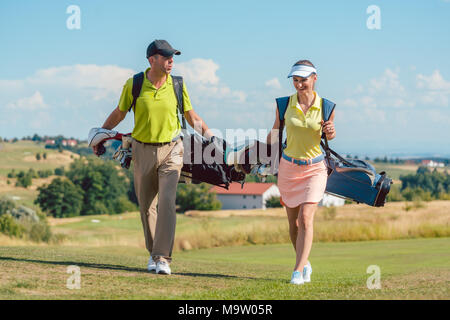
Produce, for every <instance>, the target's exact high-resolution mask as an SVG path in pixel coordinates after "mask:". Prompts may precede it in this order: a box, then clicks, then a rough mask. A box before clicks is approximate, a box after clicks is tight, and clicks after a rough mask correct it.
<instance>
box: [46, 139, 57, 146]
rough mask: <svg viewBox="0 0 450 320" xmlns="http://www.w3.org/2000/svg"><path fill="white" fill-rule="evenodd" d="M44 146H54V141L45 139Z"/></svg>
mask: <svg viewBox="0 0 450 320" xmlns="http://www.w3.org/2000/svg"><path fill="white" fill-rule="evenodd" d="M45 144H46V145H50V146H53V145H54V144H55V140H51V139H47V140H45Z"/></svg>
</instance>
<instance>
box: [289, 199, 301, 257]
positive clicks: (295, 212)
mask: <svg viewBox="0 0 450 320" xmlns="http://www.w3.org/2000/svg"><path fill="white" fill-rule="evenodd" d="M299 212H300V206H297V207H295V208H289V207H286V213H287V217H288V222H289V237H290V238H291V242H292V245H293V246H294V250H296V242H297V234H298V216H299Z"/></svg>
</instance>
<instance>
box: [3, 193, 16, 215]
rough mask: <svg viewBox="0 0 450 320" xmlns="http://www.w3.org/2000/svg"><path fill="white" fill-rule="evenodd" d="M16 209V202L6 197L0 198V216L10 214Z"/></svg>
mask: <svg viewBox="0 0 450 320" xmlns="http://www.w3.org/2000/svg"><path fill="white" fill-rule="evenodd" d="M15 207H16V204H15V203H14V201H12V200H10V199H8V198H6V197H1V198H0V216H1V215H3V214H6V213H8V212H9V211H11V210H12V209H14V208H15Z"/></svg>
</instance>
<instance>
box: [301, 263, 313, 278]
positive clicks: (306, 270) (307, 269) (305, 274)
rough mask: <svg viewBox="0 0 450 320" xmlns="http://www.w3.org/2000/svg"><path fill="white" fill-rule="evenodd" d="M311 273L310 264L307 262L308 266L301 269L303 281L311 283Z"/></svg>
mask: <svg viewBox="0 0 450 320" xmlns="http://www.w3.org/2000/svg"><path fill="white" fill-rule="evenodd" d="M311 273H312V267H311V263H309V261H308V264H307V265H306V266H304V267H303V281H305V282H311Z"/></svg>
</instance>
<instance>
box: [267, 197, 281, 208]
mask: <svg viewBox="0 0 450 320" xmlns="http://www.w3.org/2000/svg"><path fill="white" fill-rule="evenodd" d="M281 207H282V205H281V203H280V197H276V196H273V197H270V198H269V199H267V200H266V208H281Z"/></svg>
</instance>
